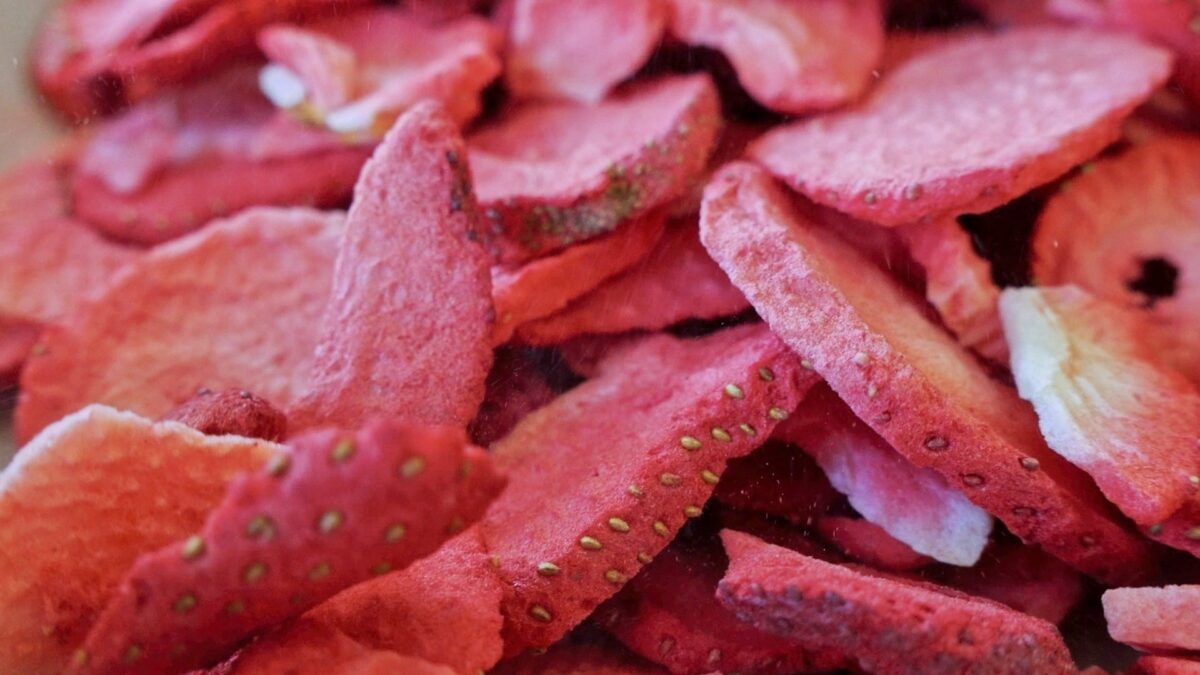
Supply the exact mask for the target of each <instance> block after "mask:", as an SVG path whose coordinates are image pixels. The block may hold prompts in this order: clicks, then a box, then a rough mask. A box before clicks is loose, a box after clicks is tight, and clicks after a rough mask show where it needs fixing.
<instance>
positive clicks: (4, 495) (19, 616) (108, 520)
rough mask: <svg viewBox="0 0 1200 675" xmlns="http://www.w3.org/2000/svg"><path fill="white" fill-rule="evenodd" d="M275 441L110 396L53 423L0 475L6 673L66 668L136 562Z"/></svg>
mask: <svg viewBox="0 0 1200 675" xmlns="http://www.w3.org/2000/svg"><path fill="white" fill-rule="evenodd" d="M278 450H279V447H278V446H276V445H274V444H273V443H267V442H264V441H256V440H253V439H248V438H236V437H221V438H208V437H205V436H203V435H201V434H200V433H199V432H197V431H194V430H192V429H189V428H187V427H185V426H183V425H182V424H178V423H175V422H160V423H154V422H152V421H151V420H148V419H145V418H142V417H138V416H137V415H134V414H132V413H125V412H118V411H116V410H113V409H112V408H107V407H104V406H90V407H88V408H85V409H83V410H81V411H79V412H77V413H75V414H73V415H70V416H68V417H65V418H63V419H62V420H60V421H59V422H57V423H56V424H54V425H52V426H50V427H49V428H47V429H46V430H45V431H44V432H43V433H42V434H40V435H39V436H38V437H37V438H35V439H34V440H33V441H31V442H30V443H29V444H28V445H26V446H25V447H24V448H23V449H22V450H21V451H20V452H18V453H17V456H16V459H14V460H13V462H12V463H11V464H10V465H9V466H8V468H7V469H5V471H4V473H3V474H0V605H3V606H4V611H3V612H0V671H3V672H6V673H40V672H63V671H64V670H65V669H66V668H67V665H68V663H69V662H70V660H71V657H72V652H73V651H74V650H75V648H77V647H79V646H80V645H81V644H82V642H83V638H84V636H85V635H86V634H87V631H88V629H89V628H90V627H91V625H92V623H93V621H94V620H95V618H96V615H97V614H98V613H99V612H100V610H101V609H102V608H103V607H104V605H105V603H106V602H107V601H108V599H109V597H111V595H112V594H113V593H114V592H115V591H116V589H117V586H118V583H119V582H120V580H121V577H122V576H123V575H124V574H125V572H126V570H128V569H129V567H130V565H132V564H133V562H134V560H136V559H137V557H138V556H139V555H141V554H143V553H145V552H147V551H152V550H154V549H155V548H158V547H159V546H163V545H165V544H167V543H169V542H171V541H173V540H175V539H178V538H179V537H183V536H186V535H187V533H189V532H192V531H194V530H195V529H196V528H198V527H199V526H200V525H201V524H202V523H203V522H204V516H205V514H207V513H208V511H209V510H210V509H212V508H213V507H214V506H216V505H217V504H219V503H220V501H221V497H222V495H224V494H225V488H226V486H227V485H228V484H229V482H230V481H231V480H232V479H233V478H234V477H236V476H237V475H238V474H240V473H241V472H243V471H250V470H254V469H257V468H259V467H261V466H263V465H264V464H265V463H266V462H267V461H268V460H269V458H270V457H271V456H272V454H273V453H275V452H277V451H278Z"/></svg>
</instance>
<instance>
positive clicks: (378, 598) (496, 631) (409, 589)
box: [307, 527, 504, 673]
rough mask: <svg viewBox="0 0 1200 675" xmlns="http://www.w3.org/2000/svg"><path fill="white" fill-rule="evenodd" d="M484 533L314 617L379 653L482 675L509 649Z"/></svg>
mask: <svg viewBox="0 0 1200 675" xmlns="http://www.w3.org/2000/svg"><path fill="white" fill-rule="evenodd" d="M489 558H490V556H488V554H487V551H486V550H484V548H483V542H482V541H481V540H480V538H479V533H478V528H474V527H472V528H471V529H469V530H467V531H466V532H463V533H462V534H460V535H459V536H457V537H455V538H454V539H451V540H450V541H448V542H446V544H445V545H443V546H442V547H441V548H440V549H438V551H437V552H436V553H434V554H433V555H431V556H429V557H428V558H425V559H423V560H418V561H417V562H415V563H413V564H412V565H410V566H409V567H407V568H405V569H403V570H400V571H397V572H392V573H390V574H386V575H384V576H381V577H379V578H376V579H372V580H370V581H365V582H363V583H361V584H358V585H357V586H353V587H351V588H348V589H346V590H345V591H342V592H341V593H339V594H338V595H336V596H334V597H332V598H330V599H329V600H327V601H326V602H324V603H323V604H321V605H319V606H317V607H315V608H313V610H312V611H311V612H309V613H308V615H307V616H308V617H310V618H311V619H313V620H315V621H319V622H321V623H323V624H325V625H328V626H331V627H333V628H336V629H337V630H339V631H341V632H343V633H345V634H346V635H348V636H349V637H351V638H353V639H355V640H357V641H358V642H360V643H362V644H364V645H367V646H370V647H372V648H374V649H388V650H394V651H397V652H400V653H402V654H405V655H408V656H414V657H418V658H422V659H426V660H428V661H432V662H434V663H439V664H444V665H447V666H450V667H451V668H453V669H454V672H457V673H475V672H479V671H481V670H487V669H489V668H491V667H492V666H494V665H496V662H497V661H499V660H500V656H501V654H502V653H503V651H504V643H503V641H501V639H500V630H501V628H502V626H503V623H504V617H503V616H501V614H500V599H501V597H502V595H503V590H502V588H501V584H500V581H499V579H497V577H496V575H495V573H494V572H493V571H492V563H491V561H490V559H489Z"/></svg>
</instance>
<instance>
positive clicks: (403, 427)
mask: <svg viewBox="0 0 1200 675" xmlns="http://www.w3.org/2000/svg"><path fill="white" fill-rule="evenodd" d="M290 447H291V452H290V453H286V454H280V455H279V456H278V457H276V458H275V459H274V460H273V461H272V462H270V464H269V465H268V467H267V468H266V470H264V471H262V472H261V473H256V474H252V475H249V476H246V477H244V478H242V479H241V480H239V481H238V482H236V483H235V484H234V485H233V486H232V487H231V488H230V489H229V491H228V493H227V494H226V496H225V500H224V502H223V503H222V504H221V505H220V506H218V507H217V508H216V509H215V510H214V511H213V512H211V513H210V514H209V516H208V519H207V521H206V523H205V525H204V528H203V529H202V530H200V532H199V533H197V534H196V535H194V536H192V537H190V538H187V539H184V540H182V541H178V542H176V543H174V544H171V545H169V546H166V547H165V548H162V549H159V550H158V551H155V552H153V553H148V554H146V555H143V556H142V557H141V558H139V559H138V561H137V562H136V563H135V564H134V565H133V568H132V570H131V571H130V572H129V573H128V574H126V576H125V578H124V580H123V581H122V582H121V586H120V589H119V591H118V592H117V594H116V596H115V597H114V598H113V599H112V600H111V601H109V603H108V605H107V606H106V607H105V609H104V611H103V612H102V613H101V615H100V618H99V619H98V620H97V621H96V624H95V626H94V627H93V628H92V630H91V632H90V633H89V635H88V638H87V640H86V642H85V644H84V647H83V650H82V651H81V652H80V653H79V654H78V657H77V659H76V661H75V672H78V673H102V672H103V673H152V672H164V671H168V670H170V671H173V672H178V671H184V670H187V669H188V668H194V667H198V666H204V665H207V664H210V663H212V662H214V661H215V660H217V659H219V658H220V657H222V656H224V655H226V654H227V653H228V652H229V650H230V649H231V648H232V647H233V646H234V645H236V644H237V643H238V642H239V641H241V640H243V639H245V638H246V637H248V636H250V635H252V634H254V633H256V632H258V631H260V630H262V629H264V628H267V627H269V626H271V625H274V624H276V623H279V622H280V621H283V620H284V619H287V618H288V617H291V616H295V615H297V614H300V613H301V612H303V611H304V610H306V609H308V608H309V607H312V606H313V605H315V604H317V603H319V602H320V601H322V600H324V599H325V598H327V597H329V596H331V595H333V594H334V593H337V592H338V591H340V590H342V589H343V588H346V587H348V586H351V585H353V584H355V583H358V582H360V581H363V580H365V579H368V578H370V577H371V575H373V574H380V573H382V572H386V571H389V570H392V569H399V568H403V567H405V566H406V565H408V564H409V563H411V562H413V561H414V560H416V559H418V558H420V557H422V556H424V555H427V554H428V553H430V552H432V551H433V550H434V549H436V548H437V546H438V545H439V544H440V543H441V542H442V541H443V540H445V539H446V538H447V537H449V536H450V535H451V534H453V533H455V532H457V531H458V530H461V529H462V528H463V527H464V526H465V525H466V524H468V523H470V522H471V521H472V520H474V519H475V518H477V517H478V516H479V514H480V513H481V512H482V510H483V507H484V505H485V502H486V500H487V499H489V498H490V497H491V496H492V495H494V494H495V493H496V492H497V491H498V490H499V489H500V487H501V484H502V480H501V479H499V478H498V477H497V475H496V474H495V473H494V472H493V470H492V467H491V464H490V462H489V461H488V458H487V456H486V455H484V454H482V452H481V451H480V450H479V449H478V448H474V447H472V446H470V445H469V444H468V442H467V439H466V435H465V433H464V432H462V431H459V430H454V429H449V428H441V427H425V426H419V425H413V424H408V423H401V422H384V421H379V422H373V423H371V424H368V425H367V426H366V427H364V428H363V429H362V430H360V431H358V432H357V433H344V432H341V431H338V430H335V429H320V430H314V431H311V432H309V433H306V434H303V435H301V436H299V437H297V438H295V439H293V441H292V442H291V443H290Z"/></svg>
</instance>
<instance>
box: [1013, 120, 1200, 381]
mask: <svg viewBox="0 0 1200 675" xmlns="http://www.w3.org/2000/svg"><path fill="white" fill-rule="evenodd" d="M1088 166H1089V167H1090V169H1089V170H1088V171H1086V172H1083V173H1082V174H1081V175H1079V176H1076V177H1075V178H1074V179H1072V180H1071V182H1070V183H1069V185H1068V186H1065V187H1064V189H1063V190H1061V191H1059V192H1058V193H1057V194H1055V195H1054V196H1053V197H1052V198H1051V199H1050V200H1049V201H1048V202H1047V203H1046V208H1045V210H1044V211H1043V212H1042V215H1041V218H1039V219H1038V223H1037V229H1036V231H1035V232H1034V238H1033V274H1034V278H1035V279H1037V280H1038V282H1039V283H1042V284H1046V285H1057V284H1073V285H1076V286H1079V287H1081V288H1083V289H1084V290H1086V291H1089V292H1091V293H1092V294H1093V295H1096V296H1097V297H1099V298H1102V299H1104V300H1109V301H1111V302H1115V303H1117V304H1120V305H1124V306H1126V307H1131V308H1137V309H1138V310H1140V311H1141V312H1142V313H1143V314H1145V315H1146V317H1147V320H1148V323H1149V326H1148V327H1147V329H1146V330H1144V331H1143V339H1146V340H1152V341H1153V343H1154V346H1155V348H1156V351H1157V358H1158V359H1159V360H1161V361H1162V362H1164V363H1167V364H1169V365H1171V366H1173V367H1175V368H1177V369H1178V370H1180V371H1181V372H1183V373H1184V374H1185V375H1187V376H1188V377H1189V378H1190V379H1191V380H1192V381H1193V382H1196V383H1200V348H1197V346H1196V342H1195V340H1193V339H1192V336H1193V335H1194V334H1195V333H1196V331H1198V330H1200V284H1194V283H1193V279H1196V278H1197V274H1200V268H1194V267H1193V265H1194V263H1193V261H1195V260H1197V259H1198V258H1197V256H1198V255H1200V228H1197V227H1196V222H1197V220H1198V219H1200V204H1197V203H1196V200H1195V198H1194V195H1195V194H1196V192H1197V191H1200V139H1195V138H1189V137H1186V136H1170V137H1165V138H1162V139H1159V140H1154V141H1151V142H1148V143H1146V144H1145V145H1141V146H1138V147H1134V148H1133V149H1131V150H1129V151H1128V152H1126V153H1125V154H1123V155H1119V156H1117V157H1113V158H1107V159H1100V160H1097V161H1096V162H1094V163H1092V164H1089V165H1088Z"/></svg>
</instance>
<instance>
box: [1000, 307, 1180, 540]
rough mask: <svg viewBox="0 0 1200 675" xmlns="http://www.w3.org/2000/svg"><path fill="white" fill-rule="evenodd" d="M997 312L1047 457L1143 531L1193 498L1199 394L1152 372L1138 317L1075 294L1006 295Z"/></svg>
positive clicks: (1162, 371) (1176, 378)
mask: <svg viewBox="0 0 1200 675" xmlns="http://www.w3.org/2000/svg"><path fill="white" fill-rule="evenodd" d="M1000 313H1001V316H1002V317H1003V319H1004V331H1005V334H1006V335H1007V337H1008V342H1009V344H1010V345H1011V346H1012V352H1013V359H1012V370H1013V376H1014V377H1015V379H1016V383H1017V390H1018V391H1019V392H1020V393H1021V396H1023V397H1025V398H1026V399H1028V400H1029V401H1031V402H1032V403H1033V406H1034V408H1035V409H1036V410H1037V414H1038V423H1039V426H1040V427H1041V429H1042V434H1043V435H1044V436H1045V437H1046V442H1047V443H1048V444H1049V446H1050V448H1051V449H1053V450H1054V451H1055V452H1057V453H1058V454H1060V455H1062V456H1063V457H1064V458H1066V459H1067V460H1068V461H1070V462H1071V463H1073V464H1075V465H1076V466H1078V467H1079V468H1081V469H1083V470H1084V471H1086V472H1088V474H1089V475H1091V476H1092V478H1093V479H1095V481H1096V484H1097V485H1098V486H1099V487H1100V490H1101V491H1103V492H1104V495H1105V496H1106V497H1107V498H1108V499H1109V500H1110V501H1112V503H1113V504H1116V506H1117V508H1119V509H1121V511H1122V512H1123V513H1124V514H1125V515H1127V516H1129V517H1130V518H1132V519H1133V520H1134V521H1135V522H1137V523H1138V524H1140V525H1153V524H1155V523H1159V522H1161V521H1162V520H1163V519H1165V518H1167V517H1169V516H1170V515H1171V514H1172V513H1174V512H1176V511H1178V510H1179V509H1180V507H1181V506H1182V505H1183V504H1184V503H1185V502H1187V501H1189V500H1192V499H1194V498H1195V496H1196V490H1197V487H1198V486H1197V485H1196V483H1198V482H1200V478H1198V477H1197V476H1200V392H1197V391H1196V388H1195V387H1194V386H1193V385H1192V384H1191V383H1190V382H1188V381H1187V379H1186V378H1184V377H1183V376H1182V375H1179V374H1177V373H1175V372H1173V371H1171V370H1168V369H1166V368H1163V367H1160V366H1158V365H1156V364H1155V363H1154V360H1153V354H1152V353H1151V352H1150V351H1149V350H1148V349H1147V348H1146V346H1145V345H1144V344H1143V343H1142V340H1141V336H1142V331H1143V328H1142V325H1143V322H1142V320H1141V319H1140V317H1138V316H1137V315H1135V314H1134V313H1133V312H1132V311H1131V310H1127V309H1124V308H1122V307H1119V306H1117V305H1114V304H1111V303H1108V302H1105V301H1103V300H1098V299H1096V298H1094V297H1092V296H1090V295H1088V294H1087V293H1086V292H1084V291H1082V290H1080V289H1079V288H1076V287H1074V286H1060V287H1055V288H1024V289H1008V290H1006V291H1004V293H1003V295H1002V296H1001V299H1000Z"/></svg>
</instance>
